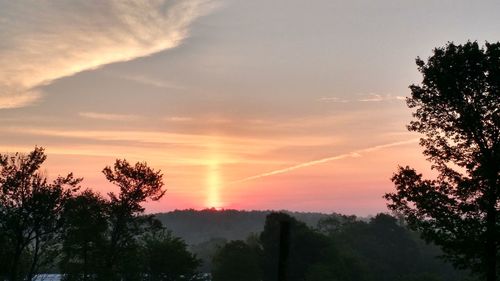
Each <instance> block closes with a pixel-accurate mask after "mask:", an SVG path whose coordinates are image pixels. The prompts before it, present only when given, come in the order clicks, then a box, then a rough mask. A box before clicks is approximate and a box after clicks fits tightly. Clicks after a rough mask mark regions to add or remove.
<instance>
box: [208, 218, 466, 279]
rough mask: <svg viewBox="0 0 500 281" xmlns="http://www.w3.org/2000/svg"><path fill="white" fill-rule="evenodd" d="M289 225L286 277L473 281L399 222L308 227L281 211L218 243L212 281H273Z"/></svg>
mask: <svg viewBox="0 0 500 281" xmlns="http://www.w3.org/2000/svg"><path fill="white" fill-rule="evenodd" d="M283 222H287V224H288V226H289V233H290V234H289V239H288V240H289V241H288V243H287V245H288V246H287V247H288V251H287V258H286V267H285V276H286V279H285V280H287V281H299V280H308V281H326V280H333V281H335V280H345V281H349V280H352V281H378V280H384V281H458V280H475V279H473V278H472V276H469V275H468V274H469V272H467V271H459V270H456V269H454V268H453V267H452V266H451V265H450V264H446V263H445V262H444V261H442V260H440V259H438V258H437V256H439V255H442V254H443V252H441V251H440V250H439V248H437V247H436V246H435V245H432V244H427V243H425V242H424V241H423V240H421V239H420V238H419V237H418V233H416V232H413V231H411V230H409V229H408V228H407V227H406V225H405V224H404V222H403V220H401V219H398V218H396V217H393V216H391V215H388V214H378V215H377V216H375V217H373V218H372V219H370V220H369V221H363V220H358V219H356V217H354V216H337V215H335V216H330V217H327V218H323V219H321V220H320V221H319V223H318V225H317V227H310V226H308V225H306V224H305V223H304V222H301V221H298V220H297V219H295V218H293V217H292V216H290V215H289V214H286V213H271V214H269V215H268V216H267V218H266V222H265V226H264V230H263V231H262V232H261V233H259V234H257V235H251V236H249V237H248V238H247V239H246V240H233V241H227V242H225V243H222V245H220V246H219V247H218V249H217V250H216V252H215V255H214V256H213V264H212V275H213V281H232V280H239V281H258V280H263V281H276V280H279V279H278V268H279V265H278V264H279V255H280V254H279V253H280V247H282V246H283V245H280V243H281V241H280V232H281V231H282V229H281V228H282V225H283Z"/></svg>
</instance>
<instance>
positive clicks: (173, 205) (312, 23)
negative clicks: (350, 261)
mask: <svg viewBox="0 0 500 281" xmlns="http://www.w3.org/2000/svg"><path fill="white" fill-rule="evenodd" d="M499 10H500V2H499V1H489V0H484V1H481V2H480V4H478V2H477V1H465V0H433V1H431V0H420V1H401V0H350V1H347V0H314V1H299V0H271V1H269V0H252V1H247V0H212V1H210V0H183V1H180V0H178V1H175V0H174V1H168V0H151V1H139V0H137V1H132V0H121V1H118V0H109V1H100V0H73V1H62V0H51V1H49V0H39V1H38V0H37V1H36V0H19V1H10V0H0V65H1V67H0V133H1V136H2V137H1V138H0V152H1V153H14V152H23V153H26V152H29V151H30V150H32V149H33V148H34V147H35V146H42V147H44V148H45V149H46V153H47V155H48V160H47V162H46V164H45V165H44V167H43V169H44V172H45V173H46V174H47V175H48V176H49V177H52V178H53V177H55V176H57V175H59V174H61V175H62V174H65V173H68V172H73V173H74V174H75V175H76V176H79V177H83V178H84V181H83V187H88V188H92V189H94V190H96V191H98V192H100V193H102V194H106V193H107V192H116V190H117V189H116V187H114V186H112V185H110V184H109V183H107V182H106V180H105V178H104V176H103V174H102V173H101V171H102V169H103V168H104V167H105V166H107V165H112V164H113V163H114V161H115V159H127V160H128V161H129V162H137V161H146V162H147V163H148V165H150V166H151V167H153V168H155V169H161V171H162V172H163V174H164V181H165V186H166V189H167V192H166V195H165V196H164V198H162V199H161V200H160V201H158V202H148V203H147V204H146V207H147V211H148V212H161V211H169V210H174V209H186V208H194V209H202V208H206V207H208V208H210V207H215V208H226V209H228V208H231V209H233V208H234V209H249V210H257V209H259V210H269V209H273V210H282V209H288V210H296V211H319V212H328V213H329V212H339V213H346V214H357V215H370V214H375V213H378V212H386V211H387V209H386V205H385V202H384V199H383V198H382V196H383V194H384V193H386V192H391V191H393V189H394V186H393V185H392V183H391V181H390V178H391V176H392V174H393V173H394V172H395V171H396V170H397V167H398V165H410V166H412V167H415V168H416V169H418V170H419V171H422V172H424V173H426V174H428V175H430V176H432V172H431V171H429V164H428V163H427V162H426V161H425V157H424V156H422V155H421V151H422V149H421V148H420V147H419V145H418V138H419V137H420V136H419V135H416V134H414V133H410V132H408V131H407V130H406V127H405V125H406V124H408V122H409V121H410V120H411V118H412V117H411V110H410V109H408V108H407V106H406V103H405V97H407V96H408V95H409V89H408V86H409V85H411V84H414V83H419V81H421V76H420V75H419V73H418V71H417V68H416V65H415V58H416V57H418V56H419V57H421V58H424V59H425V58H427V57H429V56H430V55H431V54H432V50H433V48H435V47H439V46H443V45H444V44H446V43H447V42H450V41H453V42H455V43H458V44H460V43H464V42H466V41H467V40H477V41H478V42H479V43H481V44H482V43H484V42H486V41H489V42H496V41H498V40H500V17H498V11H499Z"/></svg>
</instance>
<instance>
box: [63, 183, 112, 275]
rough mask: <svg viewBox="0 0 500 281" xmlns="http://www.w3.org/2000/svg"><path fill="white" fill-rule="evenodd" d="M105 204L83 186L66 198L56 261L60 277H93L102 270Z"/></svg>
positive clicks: (105, 218)
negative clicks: (58, 258) (60, 249)
mask: <svg viewBox="0 0 500 281" xmlns="http://www.w3.org/2000/svg"><path fill="white" fill-rule="evenodd" d="M107 204H108V202H107V201H106V200H104V199H103V198H102V197H101V196H100V195H99V194H96V193H94V192H93V191H91V190H85V191H84V192H82V193H81V194H78V195H77V196H75V197H73V198H70V199H69V200H68V201H67V202H66V204H65V206H64V214H63V217H64V228H63V231H62V257H61V261H60V263H59V267H60V269H61V272H62V273H63V274H64V277H63V278H64V280H72V281H73V280H95V277H96V276H97V275H99V273H101V272H102V271H103V269H102V265H103V264H104V260H103V258H104V257H103V254H104V253H103V249H104V248H105V247H106V238H107V237H106V234H107V230H108V221H107V207H108V205H107Z"/></svg>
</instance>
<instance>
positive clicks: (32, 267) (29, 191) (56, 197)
mask: <svg viewBox="0 0 500 281" xmlns="http://www.w3.org/2000/svg"><path fill="white" fill-rule="evenodd" d="M46 158H47V157H46V155H45V153H44V150H43V148H40V147H35V149H34V150H33V151H32V152H30V153H29V154H27V155H23V154H19V153H16V154H14V155H10V156H9V155H0V234H1V235H2V239H1V240H3V241H0V242H3V243H4V244H6V245H8V247H6V248H3V249H2V251H4V253H3V255H5V256H7V257H9V258H6V259H5V262H6V264H4V265H2V266H1V267H3V270H0V271H4V273H7V275H9V280H10V281H17V280H31V279H32V278H33V277H34V275H35V273H36V272H37V271H38V270H39V269H40V268H41V267H43V266H50V265H51V263H52V262H53V260H54V258H55V256H56V255H57V253H58V247H59V244H58V243H57V241H58V239H57V238H58V235H59V232H60V230H61V227H62V222H63V220H62V210H63V206H64V204H65V202H66V201H67V200H68V198H70V197H71V196H72V194H73V193H74V192H76V190H77V189H78V188H79V187H78V184H79V183H80V181H81V179H78V178H74V177H73V175H72V174H68V175H67V176H65V177H61V176H59V177H57V178H56V179H55V180H54V181H52V182H49V181H48V179H47V178H46V177H45V176H44V175H43V174H42V173H41V172H40V171H39V169H40V167H41V165H42V164H43V162H44V161H45V159H46ZM5 256H4V257H5Z"/></svg>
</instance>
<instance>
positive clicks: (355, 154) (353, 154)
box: [231, 139, 419, 184]
mask: <svg viewBox="0 0 500 281" xmlns="http://www.w3.org/2000/svg"><path fill="white" fill-rule="evenodd" d="M418 141H419V139H410V140H406V141H398V142H391V143H387V144H381V145H376V146H372V147H368V148H364V149H360V150H356V151H353V152H350V153H344V154H340V155H337V156H332V157H327V158H322V159H318V160H313V161H308V162H304V163H300V164H297V165H294V166H290V167H288V168H283V169H279V170H274V171H270V172H266V173H262V174H258V175H255V176H250V177H246V178H243V179H240V180H236V181H233V182H231V184H234V183H242V182H247V181H251V180H255V179H260V178H264V177H269V176H274V175H278V174H284V173H288V172H291V171H294V170H297V169H301V168H305V167H309V166H314V165H318V164H322V163H326V162H330V161H336V160H340V159H345V158H349V157H353V158H354V157H361V153H366V152H372V151H376V150H380V149H384V148H388V147H394V146H400V145H405V144H409V143H416V142H418Z"/></svg>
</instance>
